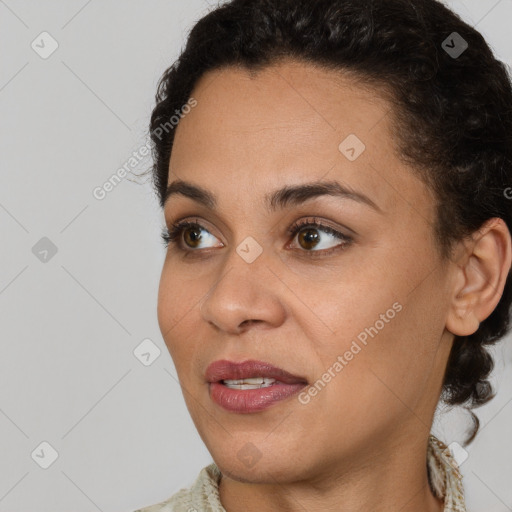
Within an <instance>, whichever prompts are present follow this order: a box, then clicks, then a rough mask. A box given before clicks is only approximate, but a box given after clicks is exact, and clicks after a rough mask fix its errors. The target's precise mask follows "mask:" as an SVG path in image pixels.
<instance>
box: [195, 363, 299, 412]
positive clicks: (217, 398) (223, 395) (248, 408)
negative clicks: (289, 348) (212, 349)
mask: <svg viewBox="0 0 512 512" xmlns="http://www.w3.org/2000/svg"><path fill="white" fill-rule="evenodd" d="M205 377H206V380H207V382H208V383H209V391H210V397H211V399H212V400H213V401H214V402H215V403H216V404H218V405H220V406H221V407H222V408H224V409H225V410H227V411H230V412H235V413H241V414H247V413H254V412H259V411H262V410H265V409H267V408H268V407H270V406H271V405H273V404H275V403H276V402H281V401H282V400H285V399H287V398H289V397H290V396H292V395H294V394H296V393H298V392H299V391H300V390H301V389H303V388H304V387H305V386H307V384H308V383H307V381H306V379H305V378H304V377H300V376H297V375H292V374H291V373H289V372H287V371H285V370H283V369H282V368H278V367H276V366H274V365H272V364H270V363H266V362H263V361H254V360H248V361H243V362H234V361H228V360H225V359H223V360H219V361H215V362H214V363H211V364H210V365H209V366H208V368H207V369H206V373H205ZM251 377H267V378H272V379H275V381H276V382H275V383H274V384H272V385H271V386H268V387H265V388H259V389H248V390H241V389H231V388H228V387H227V386H225V385H224V384H223V383H222V381H223V380H228V379H229V380H238V379H248V378H251Z"/></svg>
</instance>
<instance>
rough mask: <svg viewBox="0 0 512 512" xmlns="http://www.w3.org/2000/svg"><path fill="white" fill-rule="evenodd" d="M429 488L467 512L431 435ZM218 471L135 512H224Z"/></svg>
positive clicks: (443, 449)
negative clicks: (161, 500) (165, 498)
mask: <svg viewBox="0 0 512 512" xmlns="http://www.w3.org/2000/svg"><path fill="white" fill-rule="evenodd" d="M427 468H428V476H429V483H430V488H431V489H432V492H433V493H434V495H435V496H437V497H438V498H440V499H442V500H443V501H444V512H466V505H465V501H464V491H463V486H462V475H461V473H460V471H459V468H458V466H457V463H456V461H455V459H454V457H453V454H452V453H451V451H450V450H449V449H448V448H447V446H446V445H445V444H444V443H442V442H441V441H440V440H439V439H437V438H436V437H435V436H433V435H430V437H429V443H428V450H427ZM220 478H221V472H220V470H219V468H218V467H217V466H216V465H215V464H210V465H209V466H206V467H205V468H203V469H202V470H201V472H200V473H199V476H198V477H197V479H196V481H195V482H194V484H193V485H192V486H191V487H189V488H186V489H181V490H180V491H178V492H177V493H176V494H174V495H173V496H171V497H170V498H169V499H168V500H166V501H163V502H161V503H157V504H156V505H151V506H149V507H145V508H142V509H139V510H135V511H134V512H226V510H225V508H224V507H223V506H222V504H221V502H220V498H219V482H220Z"/></svg>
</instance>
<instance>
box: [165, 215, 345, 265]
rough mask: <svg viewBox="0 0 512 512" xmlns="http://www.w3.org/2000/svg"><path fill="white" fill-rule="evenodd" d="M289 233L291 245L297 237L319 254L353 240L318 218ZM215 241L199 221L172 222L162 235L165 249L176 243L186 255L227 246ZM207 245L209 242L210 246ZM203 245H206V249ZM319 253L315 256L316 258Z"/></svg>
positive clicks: (338, 247) (304, 250) (292, 229)
mask: <svg viewBox="0 0 512 512" xmlns="http://www.w3.org/2000/svg"><path fill="white" fill-rule="evenodd" d="M288 233H289V234H290V235H291V236H292V237H293V240H292V242H294V241H295V238H297V242H298V244H299V248H301V249H303V251H302V252H309V253H320V254H321V255H325V254H328V253H331V252H332V251H336V250H338V249H343V248H345V247H346V246H347V245H349V244H350V243H352V241H353V239H352V238H351V237H350V236H348V235H345V234H343V233H340V232H339V231H337V230H335V229H333V228H331V227H330V226H327V225H325V224H322V223H321V222H319V221H317V219H316V218H313V219H304V220H301V221H299V222H296V223H295V224H294V225H292V226H291V227H290V228H289V229H288ZM215 239H216V237H215V236H213V235H212V234H211V233H210V232H209V231H208V230H207V229H206V228H205V227H203V226H202V225H201V224H199V221H198V220H197V219H196V220H195V222H192V221H182V222H177V223H173V224H172V226H171V228H170V229H169V230H167V228H164V230H163V232H162V240H163V242H164V245H165V246H166V247H167V246H169V245H170V244H175V245H177V247H178V249H180V250H181V251H183V252H194V251H197V250H200V249H208V248H212V247H224V244H223V243H222V242H219V243H217V244H215ZM208 243H210V245H209V246H208V245H207V244H208ZM202 244H206V247H205V246H202ZM320 254H315V256H319V255H320ZM311 256H313V255H311Z"/></svg>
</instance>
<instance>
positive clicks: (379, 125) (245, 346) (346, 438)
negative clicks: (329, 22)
mask: <svg viewBox="0 0 512 512" xmlns="http://www.w3.org/2000/svg"><path fill="white" fill-rule="evenodd" d="M192 96H193V97H194V98H195V100H196V101H197V106H195V107H194V108H192V109H191V111H190V112H189V113H188V114H187V115H185V116H184V117H183V119H182V120H181V121H180V124H179V126H178V128H177V131H176V137H175V142H174V149H173V152H172V158H171V161H170V174H169V184H171V183H177V182H178V181H183V182H186V183H187V184H189V185H193V186H194V187H200V188H201V189H202V190H204V191H206V192H207V193H208V194H209V195H210V196H211V198H209V199H212V198H214V201H211V200H210V201H207V200H206V199H207V198H205V197H203V196H201V195H200V194H198V193H197V191H196V192H194V193H192V190H193V189H191V188H183V187H182V188H181V189H175V193H172V194H170V195H169V198H168V200H167V202H166V205H165V219H166V222H167V225H168V226H169V227H171V225H172V224H173V223H177V222H179V221H189V222H191V223H193V225H192V226H188V227H185V228H184V229H183V230H182V232H181V234H180V235H179V236H178V237H177V238H176V239H175V243H171V244H170V245H169V248H168V253H167V256H166V260H165V264H164V267H163V271H162V276H161V282H160V290H159V302H158V319H159V324H160V328H161V331H162V334H163V337H164V339H165V342H166V344H167V346H168V348H169V351H170V354H171V356H172V358H173V360H174V363H175V365H176V369H177V372H178V376H179V379H180V382H181V385H182V388H183V391H184V397H185V400H186V403H187V406H188V409H189V411H190V414H191V416H192V419H193V421H194V423H195V425H196V427H197V429H198V431H199V434H200V435H201V437H202V439H203V441H204V442H205V444H206V446H207V447H208V449H209V450H210V452H211V454H212V456H213V458H214V460H215V462H216V463H217V465H218V466H219V467H220V469H221V471H222V472H223V473H225V474H227V475H230V476H231V477H232V478H234V479H237V480H241V481H244V480H246V481H252V482H276V481H279V482H288V481H297V480H302V479H313V480H314V479H315V478H319V479H322V478H325V475H331V477H333V475H335V472H334V468H336V471H338V472H339V471H340V470H341V471H343V470H345V469H348V468H350V466H351V464H352V463H354V461H357V464H362V463H364V461H365V460H367V461H369V460H370V459H371V458H372V457H374V456H375V454H376V453H379V454H385V452H386V450H391V448H392V446H393V444H396V443H398V440H399V439H401V440H403V439H404V436H405V439H413V438H414V437H416V438H420V439H422V440H423V441H422V443H423V444H424V442H425V441H424V440H426V437H427V435H428V432H429V430H430V425H431V420H432V413H433V410H434V408H435V405H436V403H437V401H438V397H439V393H440V391H441V383H442V377H443V371H444V367H445V363H446V359H447V357H448V354H449V350H450V347H451V342H452V339H453V335H452V334H451V333H449V332H448V331H447V330H446V329H445V325H446V316H447V310H448V308H449V289H450V286H451V284H452V282H453V280H452V278H451V276H452V273H451V267H452V266H451V264H444V263H443V262H442V261H441V259H440V257H439V255H438V252H437V249H436V246H435V243H434V239H433V223H434V215H435V214H434V204H433V197H432V196H431V195H430V193H429V192H428V190H427V188H426V187H425V186H424V185H423V183H422V182H420V181H419V180H418V179H417V178H416V177H415V176H414V175H413V173H412V172H411V170H410V169H409V168H408V167H406V165H405V164H404V163H402V162H401V161H400V160H399V159H398V157H397V154H396V152H395V147H394V142H395V141H394V140H393V132H392V128H391V124H390V114H389V110H390V108H391V107H390V105H389V104H388V103H386V101H385V100H384V99H381V97H380V96H379V95H378V94H377V93H376V92H371V91H369V90H365V89H363V88H361V87H360V86H358V85H357V84H356V83H355V82H351V81H350V80H349V78H347V77H343V76H340V74H337V73H334V72H332V71H319V70H318V69H315V68H313V67H310V66H309V65H307V64H299V63H291V62H283V63H280V64H279V65H274V66H273V67H270V68H267V69H266V70H264V71H262V72H260V73H259V74H257V75H255V76H252V77H251V76H250V75H249V73H248V72H246V71H242V70H235V69H225V70H222V71H214V72H211V73H208V74H207V75H205V76H203V78H202V79H201V80H200V82H199V83H198V85H197V87H196V88H195V90H194V91H193V94H192ZM187 111H188V110H187ZM320 182H321V183H329V184H330V185H332V187H331V192H330V193H325V191H326V190H329V189H324V190H323V191H322V189H321V188H318V187H317V188H313V187H310V188H302V187H306V186H307V185H311V184H313V183H320ZM336 184H338V186H339V191H341V192H343V191H344V192H345V193H341V192H340V193H337V192H335V191H334V189H335V186H336ZM284 189H290V190H289V191H288V192H286V191H284V192H283V190H284ZM295 189H297V190H295ZM347 190H350V191H351V192H353V195H349V194H348V193H346V192H347ZM279 191H281V192H279ZM322 192H324V193H322ZM271 198H273V200H271ZM213 203H214V204H213ZM315 223H316V224H318V225H315ZM195 224H199V226H196V225H195ZM311 224H313V225H311ZM297 225H299V227H298V228H297V231H296V232H295V227H296V226H297ZM290 230H292V231H290ZM293 233H295V234H293ZM337 233H339V235H338V234H337ZM217 361H224V363H218V364H217V365H214V366H213V367H212V366H210V365H212V363H215V362H217ZM226 361H231V362H234V363H243V362H247V361H259V362H263V363H267V364H270V365H273V366H274V367H277V368H279V369H282V370H284V371H286V372H288V373H289V374H291V375H292V376H293V378H291V379H288V380H287V379H285V378H280V377H279V376H278V375H277V374H275V373H272V372H269V371H267V370H268V368H266V367H265V366H262V367H258V366H257V365H256V366H251V365H250V364H249V365H247V366H246V367H245V370H246V373H243V370H244V367H242V369H240V368H237V367H234V366H230V365H229V364H227V363H225V362H226ZM223 371H225V373H222V372H223ZM260 376H261V377H267V378H274V379H275V380H267V381H265V386H268V385H269V384H271V385H270V386H269V387H263V388H257V386H256V385H255V384H254V382H255V381H250V382H252V383H253V386H249V388H251V387H254V388H255V389H237V387H238V388H239V387H240V386H237V383H236V382H228V383H227V384H228V385H226V383H223V382H222V381H223V380H225V379H227V380H230V381H233V380H240V379H241V378H243V377H246V378H249V377H260ZM285 381H287V382H285ZM377 447H378V449H377ZM376 450H377V451H376ZM354 456H356V458H354Z"/></svg>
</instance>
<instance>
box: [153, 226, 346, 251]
mask: <svg viewBox="0 0 512 512" xmlns="http://www.w3.org/2000/svg"><path fill="white" fill-rule="evenodd" d="M187 228H200V229H202V230H205V231H208V230H207V229H206V228H205V227H203V226H202V225H201V224H200V223H199V222H197V221H195V222H192V221H183V222H177V223H173V224H172V226H171V229H167V228H165V227H164V228H163V230H162V241H163V243H164V246H165V247H166V248H167V247H168V246H169V245H170V244H175V245H176V246H177V248H178V249H179V250H180V251H182V252H185V253H192V252H198V251H200V250H199V249H195V250H194V249H190V250H187V249H183V248H182V247H180V240H178V238H179V237H180V236H181V234H182V233H183V231H184V230H185V229H187ZM305 228H315V229H318V230H319V231H323V232H324V233H329V234H330V235H334V236H335V237H336V238H338V239H339V240H341V242H342V243H341V244H339V245H337V246H335V247H331V248H329V249H322V250H320V251H307V250H302V252H305V253H308V254H311V256H312V257H317V256H325V255H326V254H330V253H331V252H333V251H337V250H340V249H344V248H345V247H346V246H347V245H349V244H351V243H352V242H353V238H352V237H350V236H348V235H345V234H343V233H340V232H339V231H337V230H335V229H333V228H331V227H330V226H326V225H325V224H322V223H321V222H319V221H318V220H317V219H316V218H313V220H309V219H303V220H301V221H298V222H296V223H295V224H293V225H292V226H290V227H289V228H288V230H287V232H288V234H289V235H290V236H292V237H293V238H295V236H296V235H297V234H298V233H300V231H302V230H303V229H305ZM208 233H209V231H208Z"/></svg>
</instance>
